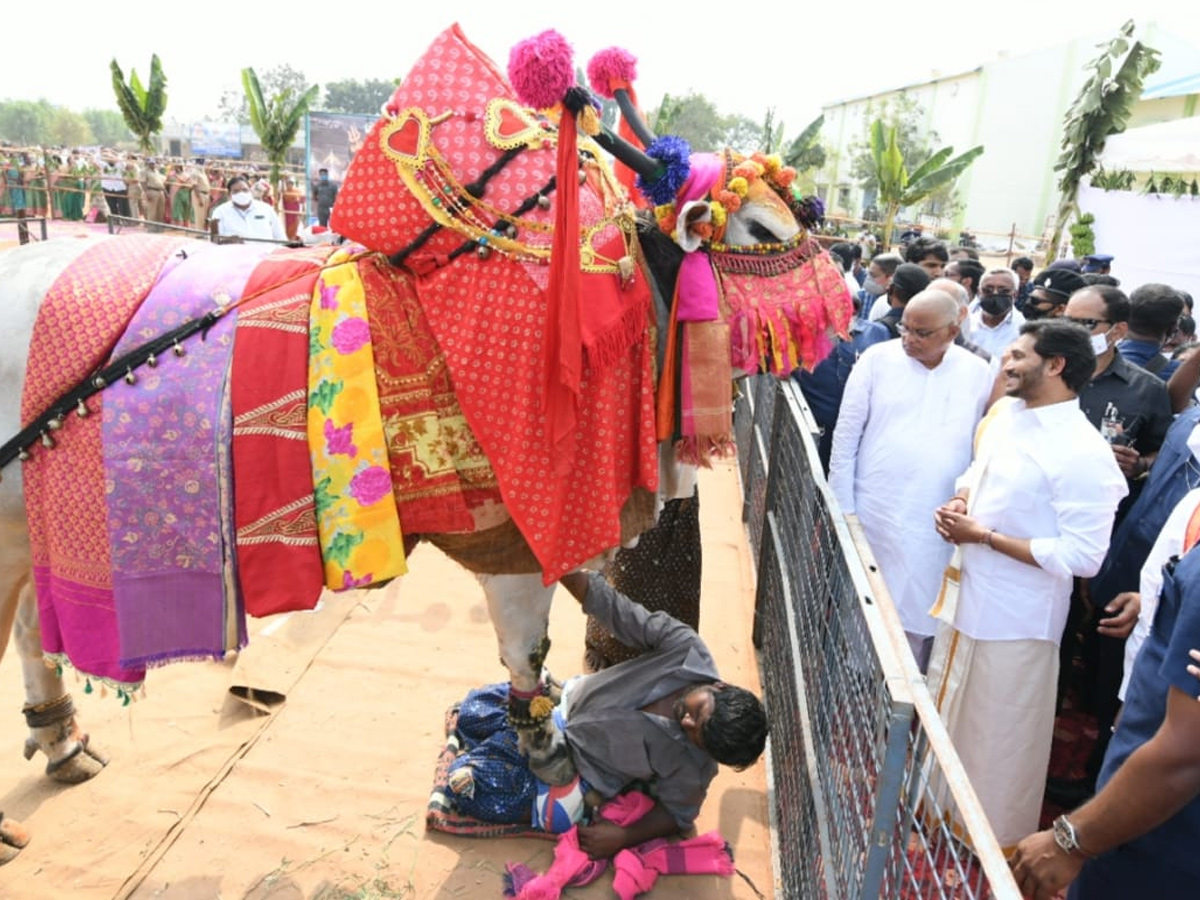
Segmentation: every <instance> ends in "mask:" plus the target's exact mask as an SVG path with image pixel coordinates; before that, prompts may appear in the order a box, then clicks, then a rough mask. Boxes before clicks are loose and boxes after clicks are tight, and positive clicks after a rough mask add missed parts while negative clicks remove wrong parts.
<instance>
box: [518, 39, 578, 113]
mask: <svg viewBox="0 0 1200 900" xmlns="http://www.w3.org/2000/svg"><path fill="white" fill-rule="evenodd" d="M572 56H573V52H572V50H571V45H570V44H568V43H567V39H566V38H564V37H563V36H562V35H561V34H559V33H558V32H557V31H554V30H550V31H543V32H542V33H541V34H538V35H534V36H533V37H531V38H529V39H527V40H524V41H521V43H519V44H517V45H516V46H515V47H513V48H512V50H511V51H510V52H509V54H508V80H509V81H510V82H511V83H512V86H513V90H515V91H516V92H517V99H518V100H520V101H521V102H522V103H524V104H525V105H526V106H532V107H533V108H534V109H548V108H550V107H551V106H554V105H555V104H556V103H558V102H559V101H561V100H562V98H563V97H564V96H565V95H566V93H567V91H568V89H570V87H571V86H572V85H573V84H575V64H574V63H573V62H572Z"/></svg>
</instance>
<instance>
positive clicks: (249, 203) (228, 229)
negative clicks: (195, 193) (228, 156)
mask: <svg viewBox="0 0 1200 900" xmlns="http://www.w3.org/2000/svg"><path fill="white" fill-rule="evenodd" d="M226 186H227V188H228V190H229V199H228V200H226V201H225V202H224V203H222V204H221V205H220V206H218V207H217V208H216V209H214V210H213V213H212V221H213V222H216V223H217V234H219V235H221V236H222V237H241V238H251V239H255V240H268V241H286V240H287V235H286V234H285V233H284V230H283V225H282V223H280V221H279V216H277V215H276V214H275V210H273V209H271V207H270V206H268V205H267V204H266V203H263V202H262V201H261V200H255V199H254V195H253V194H251V193H250V182H248V181H247V180H246V179H245V178H243V177H242V176H240V175H236V176H234V177H233V178H231V179H229V183H228V184H227V185H226Z"/></svg>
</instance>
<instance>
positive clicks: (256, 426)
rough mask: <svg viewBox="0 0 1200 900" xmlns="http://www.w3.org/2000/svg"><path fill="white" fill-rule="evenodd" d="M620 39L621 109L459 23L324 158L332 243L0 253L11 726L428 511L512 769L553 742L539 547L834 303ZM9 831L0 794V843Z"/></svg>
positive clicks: (760, 176)
mask: <svg viewBox="0 0 1200 900" xmlns="http://www.w3.org/2000/svg"><path fill="white" fill-rule="evenodd" d="M633 67H634V61H633V58H632V57H630V56H629V55H628V54H626V53H624V52H623V51H619V50H611V51H606V52H605V53H603V54H601V55H599V56H598V57H596V58H595V59H593V61H592V64H591V66H590V67H589V79H590V80H591V82H592V84H593V87H594V88H595V89H596V90H597V91H599V92H600V93H603V94H605V95H607V96H610V97H615V99H616V100H617V101H618V103H619V104H620V105H621V107H622V112H623V113H624V122H623V125H622V130H623V132H625V131H628V134H629V138H628V139H625V138H622V137H618V136H616V135H613V134H610V133H609V132H607V131H606V130H605V129H603V128H602V127H600V125H599V119H598V116H597V112H596V108H597V104H596V103H595V101H594V98H592V96H591V95H590V94H589V93H588V92H587V91H586V90H584V89H583V88H580V87H578V86H576V85H575V84H574V66H573V63H572V61H571V55H570V50H569V47H568V46H567V44H566V43H565V41H563V39H562V38H561V37H559V36H558V35H557V34H555V33H554V32H547V33H545V34H543V35H540V36H538V37H536V38H534V39H532V40H531V41H528V42H526V43H524V44H522V45H520V46H519V47H518V48H516V49H514V51H513V53H512V56H511V58H510V64H509V79H506V78H505V77H504V76H503V75H502V74H501V73H500V71H499V70H498V69H497V67H496V66H495V65H494V64H493V63H492V62H491V61H490V60H489V59H488V58H487V57H486V56H485V55H484V54H483V53H481V52H480V51H479V50H478V49H477V48H475V47H474V46H473V45H472V44H471V43H469V42H468V41H467V39H466V38H465V37H464V36H463V34H462V32H461V31H460V30H459V28H458V27H457V26H455V27H452V28H450V29H448V30H447V31H446V32H444V33H443V34H441V35H440V36H439V37H438V38H437V39H436V40H435V41H434V43H433V44H432V46H431V47H430V48H429V49H428V50H427V51H426V53H425V55H424V56H423V57H422V58H421V59H420V60H419V61H418V62H417V64H416V66H415V67H414V69H413V71H412V72H411V73H410V74H409V76H408V77H407V78H406V79H405V80H404V81H403V83H402V85H401V87H400V88H398V89H397V91H396V93H395V95H394V96H393V97H392V99H391V101H390V102H389V104H388V105H387V107H386V109H385V115H384V116H383V117H382V118H381V119H380V121H379V122H378V123H377V124H376V126H375V127H374V128H373V130H372V131H371V133H370V135H369V137H368V139H367V141H366V143H365V145H364V147H363V149H362V150H361V151H360V152H359V154H358V156H357V157H356V158H355V160H354V162H353V164H352V167H351V169H350V171H349V173H348V175H347V178H346V180H345V183H344V185H343V187H342V189H341V192H340V194H339V199H338V204H337V206H336V208H335V211H334V218H333V223H332V224H333V226H334V228H335V229H336V230H337V231H338V232H339V233H340V234H342V235H345V236H346V237H347V238H349V239H350V241H352V242H353V243H349V244H346V245H344V246H341V247H336V248H335V247H328V246H327V247H322V248H307V249H296V250H288V249H280V248H273V247H268V246H264V245H235V246H216V245H210V244H204V243H197V242H194V241H188V240H184V239H179V238H174V237H170V236H122V237H115V238H108V239H100V240H96V241H88V242H83V241H70V242H51V243H48V244H43V245H39V246H35V247H33V248H23V249H20V250H14V251H10V252H9V253H7V254H5V255H3V256H2V257H0V310H3V312H2V313H0V315H2V316H3V319H2V321H3V329H0V385H2V390H0V433H3V434H5V435H9V434H10V435H14V436H13V437H12V438H11V439H7V438H6V442H5V443H4V444H3V446H0V467H3V471H2V475H3V480H2V481H0V527H2V528H3V529H4V530H3V542H2V543H0V579H2V580H0V602H2V603H3V607H2V608H0V630H2V633H3V635H4V636H5V637H7V635H8V633H9V630H10V626H11V624H12V622H13V620H14V618H15V621H16V627H15V629H13V631H14V634H15V644H16V647H17V651H18V653H19V654H20V658H21V663H22V670H23V672H24V677H25V695H26V705H25V718H26V724H27V726H28V727H29V729H30V737H29V740H28V741H27V744H26V755H27V757H31V756H32V755H33V753H34V752H36V751H37V750H41V751H42V752H43V753H45V754H46V756H47V758H48V759H49V763H48V766H47V772H48V774H50V775H51V777H54V778H56V779H58V780H61V781H67V782H76V781H81V780H84V779H87V778H90V777H91V776H93V775H95V774H96V773H97V772H98V771H99V770H100V768H101V767H102V766H103V765H104V764H105V762H106V760H105V757H104V756H103V754H102V753H101V752H100V751H98V750H97V749H96V748H95V747H93V746H92V745H91V744H90V743H89V741H88V738H87V736H86V735H85V734H84V733H83V732H82V731H81V729H80V728H79V726H78V724H77V723H76V719H75V715H74V708H73V705H72V702H71V699H70V696H69V695H68V694H67V693H66V691H65V690H64V687H63V684H62V679H61V670H62V667H63V666H64V665H67V664H70V665H72V666H74V667H75V668H77V669H78V670H79V671H80V672H82V673H84V674H86V676H87V678H88V685H89V687H90V686H92V685H100V686H101V687H107V688H109V689H111V690H113V691H115V692H116V693H117V694H118V696H120V697H122V698H123V699H125V700H126V701H128V699H129V698H130V697H131V696H132V695H133V693H134V692H136V691H137V690H138V687H139V685H140V683H141V680H142V678H143V676H144V673H145V669H146V668H147V667H148V666H152V665H158V664H161V663H164V662H169V661H173V660H177V659H197V658H212V657H216V658H220V657H221V656H222V655H224V654H225V653H226V652H228V651H230V650H233V649H236V648H238V647H240V646H242V645H243V644H244V642H245V640H246V637H245V636H246V629H245V624H244V614H246V613H249V614H251V615H265V614H269V613H274V612H280V611H283V610H289V609H306V608H311V607H312V606H313V605H315V603H316V601H317V597H318V595H319V593H320V591H321V590H322V589H323V588H326V587H327V588H332V589H334V590H341V589H346V588H355V587H363V586H369V585H371V584H377V583H380V582H384V581H387V580H389V579H391V578H394V577H396V576H399V575H402V574H403V573H404V571H405V560H406V556H407V551H408V550H411V547H412V545H413V544H414V543H415V542H416V541H417V540H428V541H430V542H432V543H434V544H436V545H437V546H439V547H441V548H442V549H443V550H444V551H446V552H447V553H448V554H449V555H450V556H452V557H453V558H454V559H456V560H458V561H460V562H461V563H462V564H463V565H465V566H466V567H467V568H469V569H470V570H471V571H472V572H474V573H476V575H477V577H478V579H479V581H480V582H481V584H482V586H483V588H484V591H485V593H486V596H487V604H488V611H489V614H490V615H491V618H492V621H493V624H494V626H495V629H496V633H497V639H498V643H499V650H500V657H501V660H502V662H503V664H504V665H505V666H506V667H507V668H508V670H509V673H510V678H511V688H512V689H511V697H512V699H511V707H510V717H511V718H512V720H513V722H514V724H516V725H517V726H518V730H519V731H521V733H522V738H523V741H524V745H525V747H526V748H527V750H528V751H529V752H530V757H531V764H532V765H533V767H534V768H535V771H537V772H538V773H539V774H540V775H542V777H543V778H545V779H546V780H548V781H552V782H558V783H561V782H562V781H564V780H566V779H567V778H569V777H570V774H571V763H570V759H569V756H568V755H567V754H566V753H565V747H564V745H563V742H562V741H561V735H558V734H557V732H555V731H554V729H553V727H552V726H551V725H550V724H549V721H550V720H549V709H548V707H549V706H550V705H551V704H550V703H548V702H547V701H546V700H543V699H541V698H542V697H543V695H544V694H546V693H547V691H548V688H547V685H546V683H545V679H544V678H543V667H542V664H543V661H544V659H545V654H546V650H547V648H548V638H547V622H548V614H549V605H550V599H551V595H552V593H553V587H554V584H555V582H556V580H557V579H558V578H559V577H560V576H561V575H562V574H563V573H565V572H567V571H570V570H572V569H574V568H577V567H578V566H580V565H581V564H584V563H585V562H586V561H588V560H589V559H592V558H594V557H596V556H598V555H600V554H603V553H605V552H607V551H610V550H611V549H612V548H614V547H616V546H617V545H619V544H622V543H628V542H630V541H632V540H634V539H635V538H636V537H637V535H638V534H639V533H640V532H642V531H644V530H645V529H646V528H649V527H651V526H652V525H653V521H654V515H655V512H656V509H657V503H658V502H659V501H660V500H661V499H664V498H670V497H672V496H677V495H683V494H688V495H690V493H691V486H690V485H691V482H689V480H688V477H687V473H688V471H689V467H690V466H695V465H703V464H706V462H707V461H708V460H709V458H710V457H711V456H712V455H713V454H720V453H723V452H726V451H728V450H729V449H730V448H731V445H732V444H731V442H732V423H731V419H730V406H731V404H730V385H731V379H732V378H734V377H736V376H739V375H743V374H748V373H756V372H771V373H774V374H777V375H781V376H785V375H787V374H789V373H790V372H791V371H793V370H794V369H795V368H797V367H799V366H801V365H805V366H812V365H814V364H815V363H816V362H817V361H819V359H820V358H822V357H823V356H824V354H825V353H826V352H827V351H828V348H829V346H830V342H831V339H832V338H833V336H834V335H835V334H837V333H843V332H844V331H845V328H846V327H847V325H848V322H849V316H850V310H851V304H850V298H849V296H848V292H847V291H846V289H845V286H844V281H843V279H842V277H841V274H840V271H839V270H838V269H837V268H836V267H835V266H834V264H833V263H832V262H831V261H830V260H829V259H828V257H827V256H826V255H825V254H824V253H823V252H822V251H821V250H820V248H819V246H818V245H817V243H816V242H815V240H813V239H812V238H811V237H810V236H809V235H808V232H807V229H806V227H805V226H806V224H808V222H807V219H808V217H809V216H811V215H812V211H811V209H810V208H809V207H807V206H806V205H805V204H804V202H803V201H801V200H800V199H799V198H798V196H797V195H796V194H795V193H794V192H793V190H792V187H791V180H792V178H793V176H794V173H792V172H791V170H789V169H787V168H786V167H783V166H782V165H780V163H779V160H778V159H776V158H772V157H767V156H762V155H754V156H751V157H746V156H743V155H741V154H738V153H734V152H732V151H724V152H722V153H713V154H692V153H691V152H690V150H689V148H688V147H687V146H686V144H685V143H684V142H682V141H679V140H678V139H672V138H656V137H655V136H654V135H653V134H651V133H650V132H649V131H648V130H647V129H646V127H645V125H644V123H642V122H641V120H640V118H639V117H638V116H637V111H636V100H635V98H634V97H633V94H632V86H631V82H632V79H633ZM638 144H640V145H641V146H640V147H639V146H637V145H638ZM607 154H611V155H612V156H613V157H615V158H616V159H617V160H618V161H619V162H618V164H617V165H616V166H615V171H614V168H613V167H610V166H609V164H608V163H607V162H606V160H607V158H608V157H607ZM626 167H627V168H626ZM635 181H636V185H637V191H636V192H634V193H632V194H631V193H630V192H628V191H627V190H626V189H625V187H624V186H623V184H622V182H624V183H625V184H630V185H632V184H633V183H634V182H635ZM631 198H636V199H637V200H638V203H640V205H641V206H642V207H643V208H642V209H641V210H639V209H638V208H637V206H635V203H634V200H633V199H631ZM660 448H665V450H666V451H667V455H668V458H667V459H666V460H663V459H660V453H659V450H660ZM14 460H20V461H21V465H20V466H16V465H9V463H11V462H13V461H14ZM660 467H661V472H663V473H665V475H664V477H662V478H661V479H660ZM692 471H693V472H694V470H692ZM656 498H658V499H657V500H656ZM22 500H23V501H24V502H23V503H22ZM25 839H26V836H25V834H24V832H23V830H22V829H20V827H19V826H18V825H16V824H15V823H13V822H11V821H9V822H0V862H3V861H5V860H6V859H7V858H11V856H13V855H15V854H16V852H17V850H18V849H19V848H20V846H22V845H23V843H24V841H25Z"/></svg>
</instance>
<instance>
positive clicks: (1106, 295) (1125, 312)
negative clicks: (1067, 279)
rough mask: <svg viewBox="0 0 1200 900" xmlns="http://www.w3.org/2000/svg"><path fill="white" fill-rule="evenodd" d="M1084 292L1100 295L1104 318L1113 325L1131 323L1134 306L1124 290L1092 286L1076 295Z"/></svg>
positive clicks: (1080, 290)
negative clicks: (1131, 308) (1131, 312)
mask: <svg viewBox="0 0 1200 900" xmlns="http://www.w3.org/2000/svg"><path fill="white" fill-rule="evenodd" d="M1084 291H1087V292H1088V293H1089V294H1098V295H1099V297H1100V299H1101V300H1103V301H1104V317H1105V318H1106V319H1108V321H1110V322H1112V323H1113V324H1116V323H1118V322H1128V321H1129V313H1130V307H1131V306H1132V304H1131V303H1130V302H1129V298H1128V297H1126V296H1125V292H1124V291H1123V290H1121V289H1120V288H1115V287H1109V286H1108V285H1104V284H1092V285H1088V286H1087V287H1085V288H1080V289H1079V290H1078V291H1076V292H1075V293H1077V294H1082V293H1083V292H1084Z"/></svg>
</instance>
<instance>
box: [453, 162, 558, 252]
mask: <svg viewBox="0 0 1200 900" xmlns="http://www.w3.org/2000/svg"><path fill="white" fill-rule="evenodd" d="M557 187H558V177H557V176H555V175H551V176H550V180H549V181H547V182H546V183H545V184H544V185H542V189H541V190H540V191H538V192H537V193H536V194H534V195H533V196H531V197H526V198H525V199H524V200H522V201H521V205H520V206H518V207H517V208H516V209H515V210H513V211H512V212H511V213H509V215H510V216H511V217H512V218H514V219H519V218H520V217H521V216H523V215H525V213H527V212H529V211H530V210H531V209H533V208H534V207H535V206H537V204H538V198H540V197H544V196H546V195H547V194H552V193H554V190H555V188H557ZM479 246H480V244H479V241H466V242H465V243H462V244H459V245H458V246H457V247H455V248H454V249H453V250H451V251H450V252H449V253H448V254H447V255H446V259H447V261H449V262H453V261H454V260H456V259H458V258H459V257H460V256H462V255H463V254H464V253H470V252H471V251H473V250H477V249H478V248H479Z"/></svg>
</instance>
